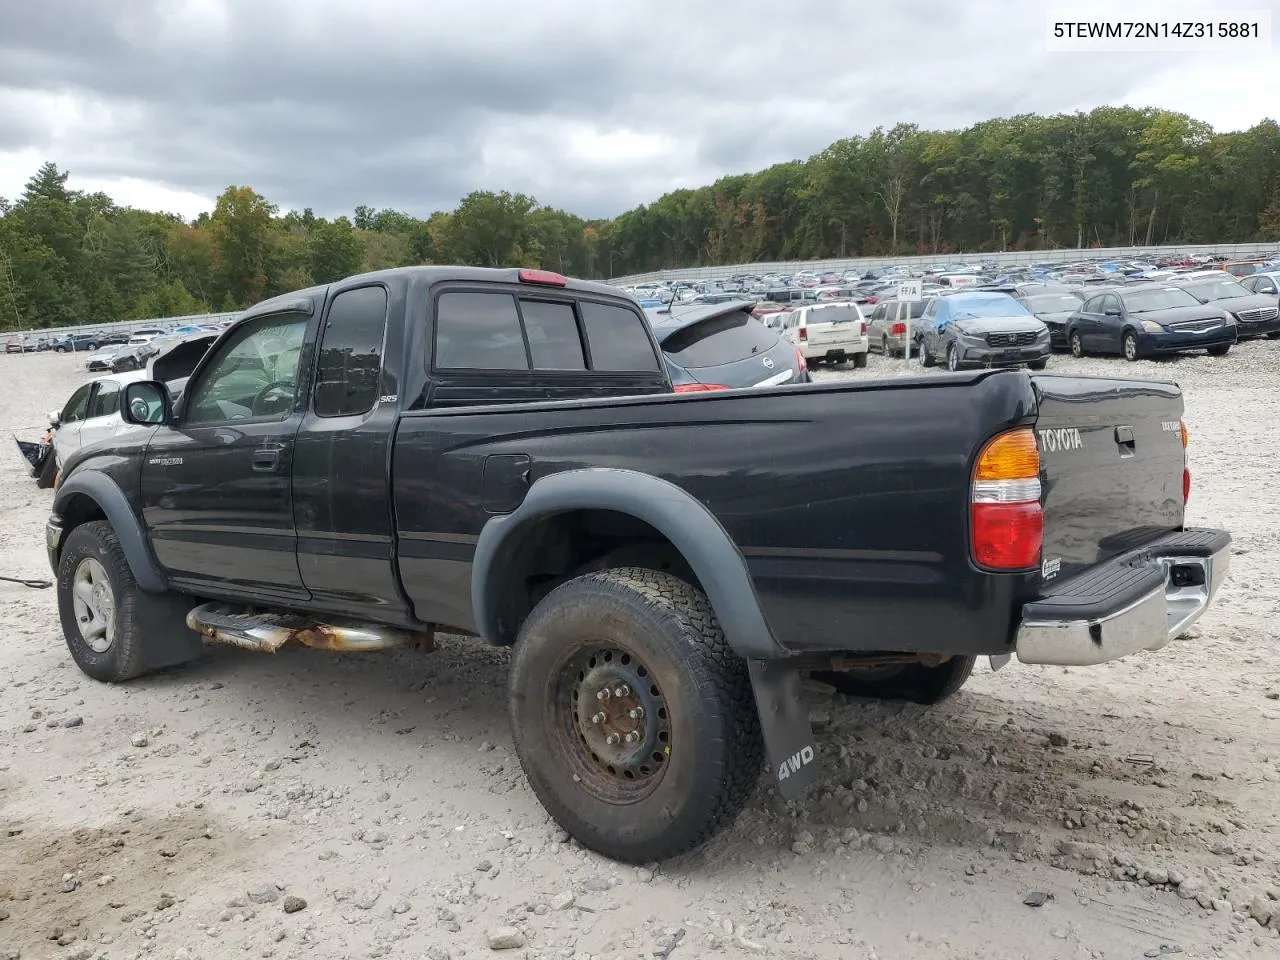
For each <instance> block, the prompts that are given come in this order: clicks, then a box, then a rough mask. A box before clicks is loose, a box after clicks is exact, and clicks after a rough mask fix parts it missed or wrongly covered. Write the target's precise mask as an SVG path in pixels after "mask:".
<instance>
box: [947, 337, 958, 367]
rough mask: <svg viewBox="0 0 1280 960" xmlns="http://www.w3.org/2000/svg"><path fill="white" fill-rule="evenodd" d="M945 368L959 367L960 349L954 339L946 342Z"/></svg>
mask: <svg viewBox="0 0 1280 960" xmlns="http://www.w3.org/2000/svg"><path fill="white" fill-rule="evenodd" d="M947 369H948V370H959V369H960V351H959V350H958V349H957V348H956V344H955V341H954V340H953V341H951V343H949V344H947Z"/></svg>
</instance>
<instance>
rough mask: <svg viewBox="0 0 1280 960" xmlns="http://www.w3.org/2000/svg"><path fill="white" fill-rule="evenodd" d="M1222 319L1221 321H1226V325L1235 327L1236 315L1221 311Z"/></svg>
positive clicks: (1228, 311)
mask: <svg viewBox="0 0 1280 960" xmlns="http://www.w3.org/2000/svg"><path fill="white" fill-rule="evenodd" d="M1222 317H1223V319H1224V320H1226V321H1227V323H1228V324H1230V325H1232V326H1234V325H1235V323H1236V315H1235V314H1234V313H1232V312H1231V311H1230V310H1223V311H1222Z"/></svg>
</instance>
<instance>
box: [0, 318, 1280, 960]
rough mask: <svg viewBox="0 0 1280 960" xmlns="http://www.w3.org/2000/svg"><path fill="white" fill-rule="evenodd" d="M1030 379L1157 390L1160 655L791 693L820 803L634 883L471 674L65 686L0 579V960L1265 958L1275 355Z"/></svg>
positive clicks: (1275, 897)
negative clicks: (1171, 500)
mask: <svg viewBox="0 0 1280 960" xmlns="http://www.w3.org/2000/svg"><path fill="white" fill-rule="evenodd" d="M1049 369H1050V371H1051V372H1052V371H1054V370H1058V371H1063V372H1070V373H1082V374H1102V375H1111V376H1150V377H1159V378H1164V379H1168V378H1173V379H1177V380H1178V381H1179V382H1180V383H1181V384H1182V385H1183V388H1184V390H1185V391H1186V395H1187V396H1186V402H1187V413H1186V422H1187V425H1188V428H1189V434H1190V438H1191V443H1190V451H1191V457H1192V461H1191V471H1192V476H1193V483H1192V495H1191V496H1192V498H1191V506H1190V517H1189V521H1190V522H1191V523H1195V524H1205V525H1214V526H1223V527H1225V528H1227V529H1228V530H1230V531H1231V532H1232V534H1233V535H1234V537H1235V549H1234V552H1235V556H1234V557H1233V561H1232V562H1233V568H1232V573H1231V578H1230V580H1229V581H1228V583H1227V585H1226V586H1225V587H1224V589H1223V591H1222V592H1221V594H1220V596H1219V598H1218V600H1217V602H1216V604H1215V606H1214V607H1213V608H1211V610H1210V612H1209V613H1208V614H1207V615H1206V616H1205V617H1204V619H1203V620H1202V621H1201V622H1200V623H1199V624H1198V625H1197V627H1196V628H1195V630H1194V638H1193V639H1192V640H1190V641H1189V642H1183V643H1177V644H1173V645H1171V646H1170V647H1168V648H1166V649H1165V650H1163V651H1161V652H1159V653H1154V654H1145V655H1140V656H1138V657H1134V658H1131V659H1129V660H1124V661H1120V662H1117V663H1113V664H1110V665H1106V666H1101V667H1093V668H1082V669H1071V670H1064V669H1048V668H1046V669H1039V668H1030V667H1022V666H1020V665H1018V664H1017V663H1016V662H1015V663H1013V664H1011V665H1009V666H1008V667H1006V668H1004V669H1003V670H1002V671H1000V672H999V673H996V674H992V673H991V672H990V671H989V670H988V669H987V668H986V667H985V665H983V666H980V668H979V669H978V671H976V672H975V676H974V678H973V679H972V680H971V681H970V683H969V684H968V685H967V686H966V688H965V689H964V690H963V691H962V692H961V693H960V694H959V695H958V696H957V697H955V698H954V699H953V700H950V701H948V702H947V703H945V704H943V705H941V706H939V707H935V708H933V709H925V708H921V707H918V706H915V705H906V704H878V703H869V702H863V701H851V700H845V699H843V698H839V697H830V696H827V695H825V694H824V693H823V691H822V690H820V689H814V690H813V691H812V695H813V699H814V708H813V709H814V718H815V722H816V724H817V726H818V736H819V744H820V749H821V751H822V753H823V759H824V762H825V763H826V767H827V775H826V779H825V782H824V785H823V788H822V789H820V790H819V791H818V792H817V793H815V795H814V796H812V797H811V798H810V799H809V800H808V801H807V802H806V803H804V804H802V805H799V806H797V807H794V808H789V807H788V806H787V805H785V804H784V803H783V802H782V801H781V800H780V799H778V797H777V795H776V792H775V791H773V790H772V789H771V788H770V786H769V784H768V782H767V779H766V778H763V777H762V779H761V784H760V787H759V789H758V790H757V793H756V795H755V797H754V799H753V802H752V803H750V804H749V805H748V807H747V810H746V811H745V812H744V814H743V815H742V816H741V818H740V819H739V820H738V821H737V823H736V824H735V825H734V826H733V827H732V828H731V829H729V830H727V831H725V832H724V833H723V834H722V835H721V836H720V837H718V838H717V839H715V840H714V841H712V842H711V843H710V844H709V845H708V846H707V847H705V848H704V849H702V850H700V851H698V852H696V853H694V854H691V855H689V856H687V857H685V858H683V859H681V860H678V861H675V862H672V863H667V864H664V865H662V866H661V867H656V868H653V869H648V868H643V869H638V870H637V869H634V868H629V867H620V866H618V865H615V864H612V863H610V862H608V861H606V860H604V859H602V858H599V857H597V856H595V855H594V854H590V853H587V852H584V851H582V850H581V849H579V848H577V847H576V845H574V844H572V843H567V842H564V837H563V835H562V834H560V833H559V831H558V830H557V829H556V827H555V826H554V824H552V823H551V822H550V821H549V819H548V818H547V816H546V814H545V813H544V812H543V810H542V808H541V807H540V806H539V805H538V803H537V801H536V799H535V798H534V796H533V794H532V793H531V791H530V790H529V789H528V787H527V786H526V784H525V781H524V777H523V775H522V773H521V771H520V768H519V764H518V763H517V762H516V760H515V757H514V755H513V753H512V751H511V745H510V739H509V735H508V732H507V712H506V687H505V670H506V662H507V655H506V653H505V651H497V650H492V649H488V648H482V647H479V646H477V645H475V644H474V643H470V642H466V641H463V640H461V639H448V640H446V641H445V643H444V645H443V649H442V650H440V651H438V652H437V653H435V654H432V655H430V656H422V655H415V654H408V653H404V654H384V655H368V656H365V657H360V656H358V655H347V656H339V657H334V656H328V655H324V654H320V653H316V652H312V651H306V650H298V651H287V652H284V653H282V654H280V655H278V656H265V655H255V654H252V653H247V652H244V651H240V650H236V649H216V650H212V651H211V652H210V655H209V656H208V657H207V658H206V659H205V660H202V661H200V662H199V663H196V664H191V665H189V666H187V667H185V668H182V669H180V670H176V671H170V672H167V673H164V674H162V675H159V676H156V677H152V678H148V679H144V680H140V681H137V682H135V683H132V684H129V685H127V686H121V687H107V686H103V685H99V684H96V683H94V682H93V681H91V680H89V679H88V678H86V677H84V676H83V675H82V674H81V673H80V672H79V671H78V670H76V669H75V667H74V665H73V664H72V662H71V660H70V657H69V656H68V654H67V652H66V648H65V646H64V644H63V641H62V638H61V630H60V628H59V626H58V620H57V611H56V605H55V602H54V596H53V593H52V591H34V590H30V589H27V588H23V587H20V586H16V585H7V584H5V585H0V598H3V607H2V608H0V616H3V618H4V620H3V624H2V625H3V627H4V630H3V636H4V642H3V644H2V645H0V958H3V957H6V956H9V955H11V954H13V953H15V952H17V951H20V956H21V957H22V958H24V960H25V958H29V957H45V956H48V957H79V958H82V960H88V958H90V957H99V956H103V955H105V956H106V957H108V958H123V957H132V956H137V955H140V954H141V953H146V954H149V955H154V956H157V957H165V958H169V957H174V958H178V957H182V958H187V957H189V958H215V957H229V956H239V955H242V954H244V955H246V956H265V957H301V956H307V957H319V958H329V957H333V958H338V957H380V956H386V957H406V958H423V957H429V958H435V960H439V958H443V957H452V958H459V957H464V956H466V957H475V956H485V955H489V954H490V952H491V937H493V938H495V939H493V943H495V944H510V945H511V950H510V953H511V954H514V955H524V956H528V957H570V958H572V957H578V958H583V957H593V958H609V960H612V958H615V957H626V958H638V957H642V956H643V957H651V956H660V957H666V956H668V955H670V956H671V957H672V958H673V960H682V958H685V957H687V958H690V960H693V958H697V957H704V956H725V957H745V956H752V957H757V956H770V957H784V958H802V957H817V958H837V957H839V958H852V960H862V958H870V957H880V958H884V960H890V958H928V957H946V958H969V957H972V958H978V957H981V958H984V960H992V958H1010V960H1014V958H1017V960H1022V958H1026V957H1037V958H1059V957H1061V958H1076V957H1106V958H1111V957H1140V956H1143V955H1144V954H1147V955H1153V956H1154V955H1157V954H1156V953H1151V951H1159V950H1160V948H1161V946H1162V945H1165V946H1167V947H1170V948H1172V947H1174V946H1177V947H1180V948H1181V951H1182V953H1181V955H1182V956H1187V957H1209V956H1214V957H1218V956H1237V957H1240V958H1247V957H1274V956H1276V955H1277V953H1278V952H1280V802H1278V801H1277V797H1280V700H1278V699H1275V698H1276V697H1277V696H1278V695H1280V626H1278V624H1280V496H1278V495H1277V485H1276V476H1277V466H1276V464H1277V463H1280V460H1278V459H1277V458H1278V457H1280V342H1275V341H1266V342H1256V343H1247V344H1242V345H1240V346H1238V347H1236V348H1235V349H1234V350H1233V351H1232V352H1231V354H1230V355H1229V356H1228V357H1225V358H1221V359H1215V358H1208V357H1202V356H1190V357H1184V358H1182V359H1179V360H1177V361H1165V362H1145V361H1144V362H1139V363H1135V364H1126V363H1123V362H1121V361H1117V360H1096V359H1095V360H1084V361H1076V360H1071V359H1069V358H1063V357H1055V358H1053V359H1052V360H1051V361H1050V367H1049ZM908 372H910V373H916V372H918V368H917V367H915V365H911V366H908V365H906V364H904V363H903V362H902V361H891V360H886V359H884V358H883V357H879V356H872V357H871V358H870V365H869V368H868V369H867V370H866V371H857V372H856V373H855V372H853V371H848V372H844V371H839V370H831V369H829V368H822V369H821V370H819V371H818V372H817V373H816V374H815V377H816V379H818V380H825V379H827V378H831V377H845V376H856V377H858V378H864V377H874V376H879V375H884V376H897V375H903V374H906V373H908ZM86 377H87V374H86V373H85V372H84V367H83V360H82V358H79V357H73V356H67V357H58V356H51V355H43V354H41V355H26V356H23V355H15V356H4V357H0V423H3V424H4V425H5V426H6V427H7V429H8V431H9V432H18V433H19V434H20V435H23V436H30V435H31V434H32V433H34V432H35V431H34V430H31V429H25V430H24V429H20V428H34V427H39V426H41V425H42V423H43V417H44V415H45V414H46V413H47V411H49V410H50V409H53V408H55V407H58V406H60V405H61V404H62V402H63V401H64V400H65V399H66V397H67V395H68V394H69V393H70V391H71V390H72V389H73V388H74V386H75V385H76V384H78V383H80V382H82V381H83V380H84V379H85V378H86ZM850 436H851V437H852V438H853V440H852V442H856V436H857V431H856V425H854V427H853V428H852V429H851V431H850ZM24 466H25V465H24V464H23V463H22V462H21V461H20V460H19V458H18V456H17V451H16V450H10V451H9V455H8V456H7V457H5V458H3V459H0V470H2V471H3V473H0V476H2V477H3V481H4V483H3V488H2V489H0V517H2V518H3V522H2V523H0V546H2V547H3V552H2V555H3V560H0V575H5V576H19V577H46V576H48V575H49V574H48V571H47V565H46V561H45V559H44V548H43V543H44V541H43V524H44V518H45V515H46V513H47V511H48V505H49V502H50V499H51V497H50V494H49V493H48V492H45V491H39V490H37V489H36V488H35V485H34V482H33V481H31V480H30V479H29V478H28V477H27V476H26V473H25V470H24ZM1175 884H1176V889H1175V888H1174V885H1175ZM1268 891H1270V893H1271V894H1272V896H1268ZM1037 892H1038V893H1047V894H1051V895H1052V896H1051V898H1050V899H1048V900H1047V901H1046V902H1044V903H1043V905H1042V906H1039V907H1033V906H1029V905H1025V904H1024V902H1023V901H1024V898H1028V894H1031V893H1037ZM287 898H301V901H305V906H302V907H301V909H294V908H298V907H299V906H300V903H301V901H297V900H287ZM1030 899H1032V900H1033V902H1034V900H1035V898H1030ZM286 903H287V906H288V908H289V909H290V910H292V911H293V912H286ZM1272 911H1274V912H1275V913H1276V914H1277V917H1276V919H1275V920H1273V921H1272V928H1271V929H1264V928H1263V927H1262V926H1260V925H1259V923H1258V922H1257V920H1256V919H1254V918H1253V917H1251V916H1249V915H1250V914H1251V913H1252V914H1255V915H1262V916H1263V917H1264V918H1265V916H1266V915H1268V914H1269V913H1270V912H1272ZM506 927H510V928H513V929H508V930H503V929H502V928H506ZM499 935H501V936H499ZM503 938H505V939H503ZM516 944H523V946H516ZM1215 947H1217V948H1219V949H1217V950H1215V949H1214V948H1215ZM246 951H247V952H246ZM1166 952H1167V953H1172V950H1169V951H1166Z"/></svg>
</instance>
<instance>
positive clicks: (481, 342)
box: [436, 292, 529, 370]
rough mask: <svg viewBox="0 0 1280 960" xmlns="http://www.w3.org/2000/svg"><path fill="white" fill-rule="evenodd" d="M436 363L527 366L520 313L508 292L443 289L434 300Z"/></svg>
mask: <svg viewBox="0 0 1280 960" xmlns="http://www.w3.org/2000/svg"><path fill="white" fill-rule="evenodd" d="M436 367H437V368H439V369H441V370H528V369H529V357H528V355H527V354H526V353H525V349H524V336H523V334H522V333H521V332H520V314H519V313H517V312H516V301H515V297H513V296H511V294H509V293H469V292H468V293H462V292H458V293H443V294H441V295H440V299H439V301H438V302H437V304H436Z"/></svg>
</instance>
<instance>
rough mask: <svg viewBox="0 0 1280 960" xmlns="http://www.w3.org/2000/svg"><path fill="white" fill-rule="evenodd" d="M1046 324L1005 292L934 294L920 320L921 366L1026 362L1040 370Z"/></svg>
mask: <svg viewBox="0 0 1280 960" xmlns="http://www.w3.org/2000/svg"><path fill="white" fill-rule="evenodd" d="M1049 352H1050V346H1049V328H1048V327H1046V326H1045V325H1044V323H1042V322H1041V321H1039V320H1037V319H1036V318H1035V317H1034V316H1032V314H1031V311H1029V310H1028V309H1027V308H1026V307H1024V306H1023V305H1022V304H1021V303H1019V302H1018V301H1017V300H1015V299H1013V297H1011V296H1009V294H1007V293H988V292H972V293H971V292H968V291H962V292H960V293H953V294H949V295H946V296H941V297H934V298H933V299H932V300H930V301H928V304H927V305H926V306H925V309H924V314H923V315H922V316H921V318H920V353H919V356H920V364H921V366H925V367H931V366H933V365H934V364H935V363H938V362H939V361H941V362H942V363H945V364H946V367H947V369H948V370H963V369H965V368H966V367H971V366H988V367H990V366H1008V365H1012V364H1021V363H1025V364H1027V366H1029V367H1030V368H1031V369H1032V370H1043V369H1044V368H1045V364H1046V363H1048V360H1049Z"/></svg>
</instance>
